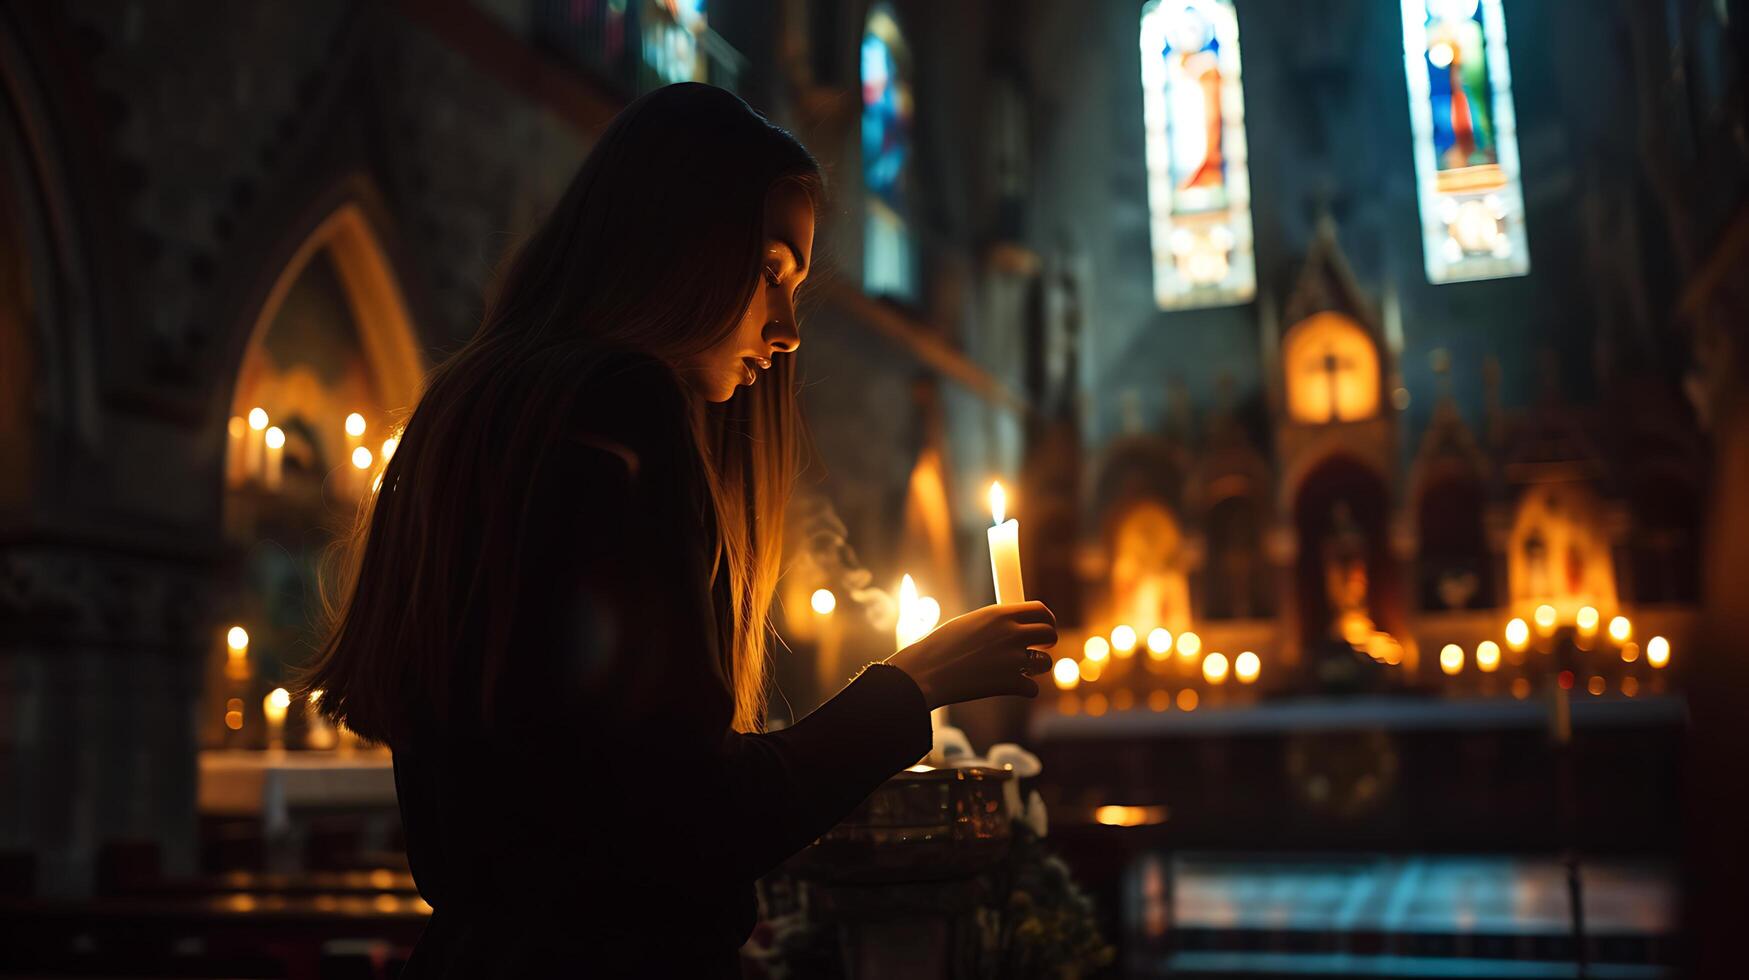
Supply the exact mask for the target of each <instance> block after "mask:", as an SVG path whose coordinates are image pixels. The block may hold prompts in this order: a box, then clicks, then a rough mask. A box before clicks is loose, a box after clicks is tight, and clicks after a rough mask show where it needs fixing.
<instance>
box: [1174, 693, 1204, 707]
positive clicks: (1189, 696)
mask: <svg viewBox="0 0 1749 980" xmlns="http://www.w3.org/2000/svg"><path fill="white" fill-rule="evenodd" d="M1201 700H1202V697H1201V695H1198V694H1197V693H1196V688H1194V687H1187V688H1185V689H1184V690H1182V691H1179V692H1178V710H1179V711H1195V710H1196V704H1197V702H1198V701H1201Z"/></svg>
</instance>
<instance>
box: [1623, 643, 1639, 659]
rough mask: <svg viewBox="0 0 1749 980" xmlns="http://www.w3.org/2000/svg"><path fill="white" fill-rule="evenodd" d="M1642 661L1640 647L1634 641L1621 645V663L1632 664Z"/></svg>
mask: <svg viewBox="0 0 1749 980" xmlns="http://www.w3.org/2000/svg"><path fill="white" fill-rule="evenodd" d="M1638 659H1640V645H1639V644H1638V643H1635V642H1634V641H1632V640H1629V641H1628V642H1626V643H1623V644H1622V645H1621V662H1622V663H1624V664H1631V663H1633V662H1634V661H1636V660H1638Z"/></svg>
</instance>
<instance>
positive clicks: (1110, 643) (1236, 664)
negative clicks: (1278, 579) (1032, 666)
mask: <svg viewBox="0 0 1749 980" xmlns="http://www.w3.org/2000/svg"><path fill="white" fill-rule="evenodd" d="M1138 648H1140V649H1144V650H1146V656H1147V658H1148V660H1149V662H1150V669H1152V670H1155V671H1156V672H1158V671H1159V670H1161V669H1164V668H1165V667H1166V665H1167V664H1168V663H1169V662H1170V661H1171V660H1172V658H1173V657H1174V656H1175V655H1176V656H1177V657H1178V660H1179V663H1180V664H1181V665H1182V666H1189V665H1192V664H1200V668H1201V673H1202V678H1203V680H1204V681H1207V682H1208V683H1209V684H1212V685H1215V686H1219V685H1221V684H1225V683H1226V681H1227V678H1228V677H1229V676H1230V677H1232V678H1233V679H1234V680H1236V681H1238V682H1239V683H1240V684H1253V683H1256V681H1257V677H1258V675H1259V674H1260V673H1262V670H1263V661H1262V660H1261V659H1260V658H1259V657H1258V656H1257V654H1255V653H1253V652H1252V651H1250V650H1245V651H1242V652H1240V653H1239V654H1238V655H1236V656H1234V657H1232V658H1231V659H1230V660H1229V659H1228V657H1227V655H1226V654H1224V653H1222V652H1220V651H1218V650H1211V651H1208V652H1207V653H1204V652H1203V649H1202V637H1200V636H1198V635H1197V634H1196V633H1194V632H1191V631H1190V630H1185V631H1184V632H1183V633H1180V634H1178V635H1177V636H1173V635H1172V633H1171V631H1169V630H1166V629H1164V628H1156V629H1153V630H1150V631H1148V635H1147V637H1146V640H1145V641H1143V639H1142V638H1141V637H1140V636H1138V635H1137V633H1136V630H1135V628H1134V627H1131V626H1118V627H1116V628H1115V629H1113V630H1112V631H1111V636H1110V638H1107V637H1105V636H1103V635H1100V634H1094V635H1093V636H1089V637H1088V638H1087V639H1086V641H1085V642H1083V643H1082V645H1081V656H1080V658H1078V659H1077V658H1074V657H1063V658H1062V659H1060V660H1058V661H1057V663H1056V666H1054V667H1053V668H1051V674H1052V679H1053V680H1055V681H1056V685H1057V687H1058V689H1060V690H1063V691H1069V690H1073V689H1074V688H1075V687H1077V686H1079V685H1080V684H1081V683H1082V682H1083V681H1086V682H1088V683H1092V682H1094V681H1097V680H1099V678H1100V677H1101V676H1103V675H1104V673H1105V671H1106V669H1107V665H1108V664H1110V663H1111V661H1112V660H1113V659H1116V660H1128V659H1129V658H1131V657H1134V656H1135V655H1136V653H1137V652H1138ZM1199 658H1200V661H1199Z"/></svg>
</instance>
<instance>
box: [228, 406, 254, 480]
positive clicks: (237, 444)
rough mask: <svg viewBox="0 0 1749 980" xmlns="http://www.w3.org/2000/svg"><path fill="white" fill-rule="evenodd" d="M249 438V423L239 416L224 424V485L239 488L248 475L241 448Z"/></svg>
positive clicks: (234, 416)
mask: <svg viewBox="0 0 1749 980" xmlns="http://www.w3.org/2000/svg"><path fill="white" fill-rule="evenodd" d="M248 438H249V423H248V422H247V421H245V420H244V418H243V416H241V415H233V416H231V420H230V421H229V422H227V423H225V484H226V485H227V486H232V487H240V486H242V485H243V480H244V479H245V478H246V476H247V474H248V470H247V469H246V464H247V462H248V461H247V460H245V459H244V458H243V452H244V450H243V446H244V444H245V442H247V440H248Z"/></svg>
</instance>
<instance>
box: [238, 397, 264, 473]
mask: <svg viewBox="0 0 1749 980" xmlns="http://www.w3.org/2000/svg"><path fill="white" fill-rule="evenodd" d="M266 431H267V409H265V408H262V407H261V406H259V405H257V406H255V407H254V408H251V409H250V410H249V431H248V432H247V433H245V434H244V436H243V478H244V479H245V480H256V479H260V477H261V467H262V464H263V462H264V461H265V458H266V455H267V445H266V439H265V437H264V436H263V433H264V432H266Z"/></svg>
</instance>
